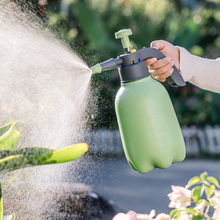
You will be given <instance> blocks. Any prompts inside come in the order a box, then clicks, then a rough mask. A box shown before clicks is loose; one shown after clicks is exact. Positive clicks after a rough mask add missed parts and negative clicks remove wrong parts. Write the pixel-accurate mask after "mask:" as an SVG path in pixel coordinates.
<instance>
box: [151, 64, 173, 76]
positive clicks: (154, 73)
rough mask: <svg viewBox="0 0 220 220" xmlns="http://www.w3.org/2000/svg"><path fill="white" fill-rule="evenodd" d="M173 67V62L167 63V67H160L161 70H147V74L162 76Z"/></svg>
mask: <svg viewBox="0 0 220 220" xmlns="http://www.w3.org/2000/svg"><path fill="white" fill-rule="evenodd" d="M173 65H174V62H173V61H171V62H169V63H168V64H167V65H165V66H163V67H161V68H158V69H154V68H152V67H151V68H150V69H149V72H151V73H152V74H153V75H159V76H160V75H163V74H164V73H166V72H168V71H169V70H170V69H172V67H173Z"/></svg>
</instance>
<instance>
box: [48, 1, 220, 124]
mask: <svg viewBox="0 0 220 220" xmlns="http://www.w3.org/2000/svg"><path fill="white" fill-rule="evenodd" d="M66 3H67V4H68V5H69V6H68V7H67V10H66V11H64V12H54V11H53V10H50V12H49V26H50V27H51V28H52V29H53V30H56V31H57V33H58V35H59V37H60V38H61V39H63V40H65V41H66V43H68V44H69V45H70V46H71V47H72V48H73V49H74V50H75V51H77V52H78V54H80V55H81V57H83V59H84V60H85V61H86V62H87V63H88V65H89V66H90V65H94V64H95V63H97V62H102V61H104V60H106V59H109V58H111V57H116V56H117V55H119V54H122V53H123V50H122V46H121V43H120V41H118V40H115V39H114V33H115V32H117V31H118V30H120V29H123V28H131V29H132V32H133V35H132V36H131V37H130V39H131V43H132V47H133V48H136V49H138V48H139V49H140V48H142V47H144V46H147V47H148V46H149V45H150V43H151V42H152V41H153V40H156V39H164V40H167V41H169V42H171V43H173V44H174V45H179V46H183V47H185V48H186V49H188V50H189V51H190V52H191V53H193V54H195V55H198V56H204V57H208V58H217V57H219V56H220V34H219V33H220V3H219V2H218V1H216V0H147V1H141V0H102V1H100V0H66ZM207 74H208V73H207ZM119 86H120V82H119V77H118V74H117V71H111V72H106V73H102V74H97V75H94V76H93V79H92V89H93V91H94V94H95V97H96V103H97V108H98V110H97V111H95V110H94V109H93V110H91V112H90V113H89V114H90V115H91V116H92V117H90V120H89V124H90V125H91V126H92V128H100V127H108V128H115V127H116V126H117V122H116V116H115V111H114V97H115V94H116V92H117V90H118V88H119ZM165 86H166V87H167V89H168V92H169V93H170V96H171V99H172V101H173V104H174V107H175V109H176V111H177V115H178V118H179V121H180V124H181V125H191V124H194V125H198V126H200V127H201V126H205V125H206V124H211V125H216V124H218V125H219V124H220V114H219V112H220V101H219V97H220V96H219V95H218V94H215V93H212V92H208V91H205V90H201V89H199V88H197V87H195V86H193V85H192V84H188V85H187V87H183V88H171V87H170V86H167V84H165ZM152 95H153V94H152ZM93 111H94V112H93Z"/></svg>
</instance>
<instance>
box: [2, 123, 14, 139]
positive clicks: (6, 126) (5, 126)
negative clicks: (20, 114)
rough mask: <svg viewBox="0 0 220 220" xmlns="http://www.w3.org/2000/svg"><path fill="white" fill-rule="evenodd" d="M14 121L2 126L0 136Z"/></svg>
mask: <svg viewBox="0 0 220 220" xmlns="http://www.w3.org/2000/svg"><path fill="white" fill-rule="evenodd" d="M12 123H13V122H10V123H8V124H6V125H4V126H2V127H0V136H2V135H3V134H4V133H5V132H6V131H7V130H8V129H9V128H10V127H11V125H12Z"/></svg>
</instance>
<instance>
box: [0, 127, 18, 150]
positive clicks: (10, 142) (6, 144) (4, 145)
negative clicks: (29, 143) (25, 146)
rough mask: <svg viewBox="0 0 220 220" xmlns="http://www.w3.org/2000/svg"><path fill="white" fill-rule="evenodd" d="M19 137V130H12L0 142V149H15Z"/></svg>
mask: <svg viewBox="0 0 220 220" xmlns="http://www.w3.org/2000/svg"><path fill="white" fill-rule="evenodd" d="M19 138H20V131H18V130H15V131H13V134H12V135H11V136H10V137H9V138H7V139H6V140H4V141H3V142H1V143H0V150H15V148H16V147H17V145H18V141H19Z"/></svg>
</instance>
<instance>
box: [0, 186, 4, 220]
mask: <svg viewBox="0 0 220 220" xmlns="http://www.w3.org/2000/svg"><path fill="white" fill-rule="evenodd" d="M2 217H3V197H2V185H1V184H0V220H2Z"/></svg>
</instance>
